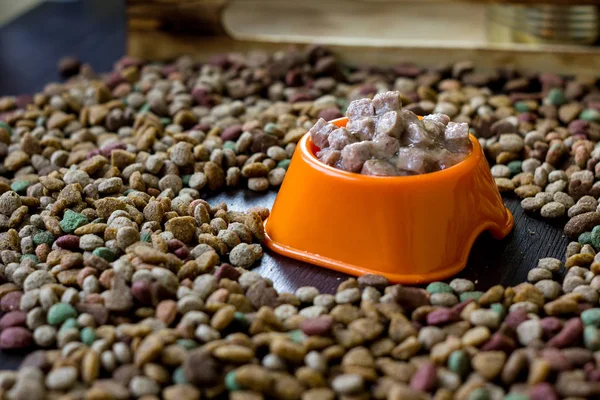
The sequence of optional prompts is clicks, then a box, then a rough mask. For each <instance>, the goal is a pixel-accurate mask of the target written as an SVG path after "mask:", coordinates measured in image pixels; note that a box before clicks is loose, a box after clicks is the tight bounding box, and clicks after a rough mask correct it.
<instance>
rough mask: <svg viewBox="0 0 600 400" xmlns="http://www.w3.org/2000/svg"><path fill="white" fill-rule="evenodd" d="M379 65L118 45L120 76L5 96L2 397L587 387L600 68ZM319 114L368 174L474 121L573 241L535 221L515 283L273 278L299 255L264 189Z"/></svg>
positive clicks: (516, 189)
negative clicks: (274, 256)
mask: <svg viewBox="0 0 600 400" xmlns="http://www.w3.org/2000/svg"><path fill="white" fill-rule="evenodd" d="M382 68H383V67H381V66H380V67H378V68H375V69H373V68H368V67H365V68H362V67H361V68H347V67H346V66H345V65H343V64H341V63H339V62H338V61H337V60H336V58H335V56H333V55H332V54H331V53H330V51H329V50H328V49H326V48H323V47H321V46H310V47H308V48H306V49H300V48H295V49H292V50H285V51H281V52H277V53H274V54H267V53H262V52H254V53H249V54H241V53H240V54H238V53H235V54H233V53H232V54H225V55H218V56H215V57H213V58H211V59H210V60H208V61H206V62H204V63H202V64H198V63H196V61H194V59H193V58H191V57H187V56H183V57H180V58H178V59H176V60H173V61H172V62H168V63H164V62H145V61H140V60H137V59H134V58H131V57H124V58H123V59H121V60H119V61H117V63H116V65H115V69H114V71H112V72H111V73H108V74H95V73H94V72H93V71H91V69H90V68H89V66H87V65H81V63H80V62H79V61H78V60H75V59H65V60H62V62H61V63H60V69H61V74H62V76H64V77H69V78H71V77H72V78H71V79H69V80H68V81H64V82H62V83H50V84H48V85H46V86H45V87H44V89H43V91H42V92H41V93H37V94H33V95H32V96H27V95H24V96H3V97H0V114H1V115H2V117H1V118H0V176H1V180H0V314H1V316H2V317H1V318H0V349H2V350H3V351H5V352H7V354H8V352H13V353H14V354H16V356H17V357H18V356H19V355H20V354H22V355H23V357H24V360H23V362H22V364H21V366H20V368H19V370H18V371H0V393H1V395H0V397H6V398H8V399H42V398H59V397H60V398H63V397H64V398H87V399H108V398H111V399H113V398H114V399H128V398H139V399H146V400H149V399H158V398H165V399H167V400H183V399H190V400H198V399H200V398H227V397H230V398H232V399H236V400H237V399H263V398H283V399H302V400H320V399H327V400H329V399H334V398H336V396H337V397H339V398H343V399H348V400H350V399H366V398H371V397H373V398H377V399H386V398H387V399H393V400H397V399H427V398H434V399H451V398H457V399H468V400H476V399H488V398H489V399H496V398H499V399H501V398H507V399H508V398H521V397H523V398H525V397H527V396H528V397H529V398H531V399H542V398H543V399H545V398H548V399H555V398H562V397H564V398H594V397H597V396H598V394H599V393H600V389H599V387H598V383H597V382H598V381H599V380H600V372H599V371H600V365H599V364H598V362H599V361H600V358H598V357H597V356H596V355H597V354H596V353H598V351H600V333H599V329H600V306H599V301H600V300H599V299H600V296H599V290H600V278H599V277H598V276H597V274H599V273H600V256H598V254H597V252H598V250H600V230H599V229H600V228H598V226H600V212H599V208H598V198H599V197H600V183H599V182H596V180H598V179H600V167H599V166H598V165H599V164H598V161H597V160H598V159H600V151H598V150H597V149H596V147H597V142H598V140H599V139H600V135H599V129H598V124H599V123H600V113H599V112H598V110H597V108H598V103H599V102H600V98H599V97H598V93H597V92H598V87H597V86H598V85H597V82H596V80H595V78H590V77H585V76H579V75H577V76H568V77H563V76H559V75H555V74H549V73H541V74H533V73H529V72H528V73H521V72H520V71H518V70H516V69H510V68H509V69H498V70H494V69H491V70H489V71H488V70H481V71H480V70H479V69H478V68H476V65H474V64H473V63H471V62H459V63H455V64H452V65H448V66H438V67H436V68H429V67H426V66H415V65H412V64H407V63H401V64H397V65H394V66H393V67H392V68H383V69H382ZM77 74H79V76H76V75H77ZM401 107H402V108H401ZM438 112H439V113H444V114H446V115H442V114H436V113H438ZM344 113H346V114H347V115H348V116H349V118H350V121H349V122H348V124H347V126H346V127H345V128H338V127H337V126H333V125H332V124H330V123H329V121H331V120H333V119H336V118H340V117H341V116H343V114H344ZM412 113H416V114H418V115H426V117H425V118H424V120H423V121H419V120H418V119H416V117H415V116H414V114H412ZM311 127H316V128H312V129H311ZM317 128H318V129H317ZM309 130H310V131H311V134H313V137H312V139H313V142H314V143H315V144H317V145H318V146H319V147H320V150H321V151H319V152H317V154H315V155H316V156H317V157H318V158H320V159H321V161H323V162H325V163H327V164H329V165H332V166H334V167H339V168H342V169H345V170H348V171H352V172H359V173H364V174H371V175H390V174H392V175H394V174H400V175H412V174H415V173H422V172H432V171H436V170H439V169H444V168H446V167H448V166H450V165H452V164H454V163H456V162H459V161H460V160H462V158H464V157H465V156H466V155H467V154H468V153H469V151H470V141H469V140H468V138H469V133H472V134H473V135H474V136H475V137H476V138H477V139H478V140H479V144H480V145H481V148H482V151H483V152H484V153H485V156H486V159H487V160H488V161H489V162H490V163H491V164H492V166H491V175H492V177H493V178H494V181H495V183H496V185H497V187H498V189H499V191H500V192H502V194H503V195H507V196H512V195H513V194H514V195H516V196H517V197H518V198H519V199H520V205H521V207H522V209H523V210H524V211H526V212H528V213H529V214H528V216H527V217H523V218H525V219H523V218H521V219H519V222H518V223H519V224H520V223H523V221H525V220H526V219H527V218H539V217H540V216H541V217H542V218H544V219H548V220H552V221H551V223H552V225H555V226H560V225H562V224H564V233H565V235H566V236H567V237H568V238H569V239H570V240H571V242H570V243H569V244H568V245H567V246H566V248H564V249H560V248H557V247H556V246H555V243H554V244H552V246H550V244H549V243H545V242H544V241H547V240H549V239H548V238H546V237H545V236H539V239H538V240H541V241H542V242H541V244H542V246H541V247H539V248H540V249H542V250H540V251H541V253H540V256H548V257H544V258H541V259H540V260H539V261H538V262H537V263H533V264H532V265H529V266H527V267H528V271H527V276H526V282H521V283H520V284H518V285H514V287H508V286H504V285H505V282H497V283H494V284H493V285H492V286H491V287H486V286H485V285H481V284H480V282H478V281H477V280H476V281H474V282H473V281H470V280H466V279H462V278H449V279H448V280H446V281H444V282H441V281H440V282H433V283H431V284H428V285H426V286H425V285H424V286H423V287H422V288H419V287H411V286H410V285H399V284H395V283H394V282H389V281H388V279H387V278H385V277H383V276H380V275H373V274H367V275H364V276H361V277H358V278H350V279H347V280H343V281H342V280H340V282H339V285H338V287H337V290H332V288H331V287H329V286H327V285H326V284H325V283H324V282H318V281H315V282H313V281H310V280H309V281H307V282H306V283H305V284H306V285H307V286H304V287H300V288H295V287H294V286H293V283H294V280H293V279H292V281H290V282H291V283H290V282H287V283H286V282H283V281H282V280H281V279H279V278H281V277H279V278H278V279H274V281H271V280H270V279H268V278H267V277H266V276H261V274H262V273H263V272H266V273H268V274H283V275H285V274H286V272H285V271H283V270H280V269H278V267H277V265H271V264H267V265H266V266H265V264H263V265H260V260H261V258H262V257H263V248H262V245H261V243H262V242H263V241H264V240H265V239H266V232H265V229H264V221H265V220H266V218H267V217H269V215H270V211H269V209H268V208H267V207H269V206H270V205H271V204H272V203H271V202H272V199H273V197H272V196H273V195H274V192H269V190H276V189H277V188H278V187H279V186H281V184H282V183H283V181H284V179H285V175H286V172H287V170H288V168H289V167H290V164H291V159H292V157H293V156H294V151H295V148H296V144H297V143H298V141H299V140H300V139H301V138H302V137H303V136H304V135H305V134H306V132H308V131H309ZM442 148H443V149H444V150H440V149H442ZM323 150H324V151H323ZM292 168H293V167H292ZM243 188H247V189H248V190H247V191H255V192H261V193H271V194H270V195H267V197H264V195H263V194H261V193H255V194H254V195H252V196H250V197H252V198H250V197H249V198H248V199H249V201H251V202H256V205H260V207H254V208H249V209H246V210H244V209H236V208H234V206H231V207H229V206H230V204H229V202H228V200H226V201H227V203H225V202H222V203H217V202H216V201H206V200H205V199H207V198H208V199H210V198H211V197H210V196H213V195H217V196H223V195H226V194H224V192H226V191H229V190H231V189H243ZM246 194H248V193H246ZM269 196H271V197H269ZM260 199H262V200H260ZM269 199H271V200H269ZM263 200H264V201H263ZM483 206H485V204H482V207H483ZM517 207H518V206H517ZM307 209H310V204H307ZM334 211H335V210H334ZM431 211H432V212H433V213H434V214H435V212H434V211H435V210H431ZM329 212H331V211H330V210H329ZM352 217H353V216H352V215H349V216H348V218H350V219H351V218H352ZM324 223H327V221H324ZM518 228H519V227H517V229H518ZM521 228H522V227H521ZM289 229H290V231H292V230H294V229H298V227H293V226H290V227H289ZM539 233H540V232H533V231H532V232H530V234H531V235H538V234H539ZM436 243H437V242H436V241H435V240H433V241H432V242H431V243H428V245H429V246H435V245H436ZM557 243H558V242H557ZM545 244H548V246H544V245H545ZM544 249H547V250H544ZM506 251H511V250H510V249H506ZM526 251H527V250H526ZM531 251H534V250H533V249H532V250H531ZM545 251H547V252H546V253H544V252H545ZM563 251H564V253H561V252H563ZM557 254H558V255H557ZM550 255H552V257H550ZM563 255H564V258H563V257H562V256H563ZM554 257H557V258H554ZM597 258H598V259H597ZM269 262H271V263H272V262H273V261H272V260H269ZM277 262H279V261H277V260H276V264H277ZM563 263H564V267H565V268H564V269H563ZM255 266H256V267H257V270H256V271H250V270H249V269H251V268H253V267H255ZM515 267H516V266H514V265H506V266H503V268H505V269H506V271H508V274H505V275H503V276H507V277H511V276H512V275H514V274H512V275H511V274H510V272H511V269H514V268H515ZM373 268H374V269H376V266H373ZM506 271H505V272H506ZM288 272H289V271H288ZM513 272H514V271H513ZM483 273H484V274H485V271H484V272H483ZM565 273H566V275H565ZM267 276H271V275H267ZM273 276H275V275H273ZM290 276H291V275H290ZM307 276H308V275H307ZM517 276H518V277H519V279H524V280H525V276H523V274H517V275H515V277H517ZM481 277H483V275H482V276H481ZM481 277H480V279H481ZM313 278H314V276H313ZM332 279H333V278H332ZM511 279H515V278H511ZM488 281H489V280H486V282H488ZM282 282H283V283H282ZM516 283H518V282H513V284H516ZM290 284H291V285H292V286H289V285H290ZM282 285H283V286H282ZM286 285H287V286H286ZM309 285H315V286H316V287H313V286H309ZM321 285H324V288H323V289H324V290H323V293H321V292H320V291H319V289H318V288H321V287H322V286H321ZM284 286H285V287H288V288H292V289H295V291H293V293H286V292H282V291H279V288H280V287H284ZM15 350H16V352H15Z"/></svg>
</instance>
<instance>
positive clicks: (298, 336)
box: [288, 329, 306, 343]
mask: <svg viewBox="0 0 600 400" xmlns="http://www.w3.org/2000/svg"><path fill="white" fill-rule="evenodd" d="M288 335H289V337H290V339H292V341H294V342H296V343H302V342H304V339H305V337H306V336H304V332H302V331H301V330H300V329H294V330H293V331H289V332H288Z"/></svg>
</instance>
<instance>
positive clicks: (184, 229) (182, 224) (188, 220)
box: [165, 217, 196, 243]
mask: <svg viewBox="0 0 600 400" xmlns="http://www.w3.org/2000/svg"><path fill="white" fill-rule="evenodd" d="M165 229H166V230H167V231H168V232H171V233H173V236H175V238H176V239H179V240H181V241H182V242H184V243H188V242H189V241H190V240H192V237H194V233H195V231H196V220H195V219H194V218H193V217H176V218H171V219H170V220H168V221H167V223H166V224H165Z"/></svg>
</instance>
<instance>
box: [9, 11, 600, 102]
mask: <svg viewBox="0 0 600 400" xmlns="http://www.w3.org/2000/svg"><path fill="white" fill-rule="evenodd" d="M598 4H600V1H598V0H525V1H517V0H494V1H492V0H303V1H294V0H0V95H3V94H11V95H15V94H21V93H30V92H33V91H35V90H40V89H42V88H43V84H44V83H46V82H48V81H50V80H52V79H56V78H57V77H58V76H57V73H56V66H57V63H58V62H59V60H60V58H61V57H64V56H73V57H76V58H79V59H80V60H81V61H82V62H85V63H89V65H90V66H91V67H92V68H93V69H94V70H96V71H100V72H102V71H109V70H110V69H111V68H112V65H113V63H114V62H115V61H116V60H117V59H118V58H119V57H121V56H123V55H125V54H129V55H132V56H135V57H139V58H143V59H150V60H151V59H156V60H157V59H171V58H173V57H176V56H177V55H181V54H186V53H190V54H193V55H196V56H197V57H199V58H207V57H210V56H211V55H214V54H218V53H223V52H228V51H248V50H252V49H260V50H267V51H273V50H276V49H281V48H282V47H283V46H286V45H290V44H294V43H322V44H326V45H332V46H338V47H339V48H340V49H341V50H344V49H348V48H353V49H357V48H360V49H361V50H360V51H355V52H354V54H353V55H352V58H353V60H355V61H356V62H363V61H364V62H371V63H373V62H375V63H379V62H381V63H383V64H388V63H391V62H396V63H397V62H398V61H414V62H416V63H422V64H430V63H432V62H435V63H439V62H440V60H443V61H448V62H451V61H458V60H459V59H460V58H462V59H465V58H466V59H478V61H479V63H480V64H481V66H483V67H486V66H488V65H486V63H487V64H489V65H492V64H494V65H497V64H498V63H499V62H501V63H509V62H510V63H515V64H523V63H525V64H527V63H528V62H530V61H529V59H526V58H522V57H521V58H519V57H520V56H517V55H518V54H525V55H527V54H528V53H532V54H533V53H535V52H537V54H538V55H543V54H547V56H548V57H553V59H552V60H544V59H543V58H542V57H538V58H537V59H535V60H533V61H531V62H533V63H534V64H532V65H530V67H531V68H534V69H538V70H540V71H542V70H544V69H546V67H548V66H550V65H552V64H553V63H554V62H559V64H557V65H556V68H564V66H565V65H568V64H569V63H571V64H573V63H576V64H577V65H575V66H572V67H573V69H574V70H576V69H577V68H579V70H580V71H584V70H585V68H587V69H590V70H592V69H594V68H596V67H597V66H596V65H595V64H594V63H593V62H588V61H589V60H592V59H593V60H600V57H598V55H600V46H598V45H599V44H600V42H599V40H598V38H599V36H600V28H599V13H598ZM363 50H364V51H363ZM342 53H343V52H342ZM349 54H350V53H349ZM488 55H489V56H490V57H495V58H490V59H489V60H488ZM363 56H364V57H363ZM361 57H363V58H361ZM568 57H579V58H577V62H575V61H576V59H574V58H573V59H571V60H569V59H568ZM582 60H583V62H580V61H582ZM594 62H595V61H594Z"/></svg>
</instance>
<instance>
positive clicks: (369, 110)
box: [346, 99, 375, 120]
mask: <svg viewBox="0 0 600 400" xmlns="http://www.w3.org/2000/svg"><path fill="white" fill-rule="evenodd" d="M373 115H375V109H374V108H373V103H372V102H371V99H359V100H354V101H351V102H350V104H348V108H347V109H346V116H347V117H348V119H349V120H355V119H358V118H362V117H372V116H373Z"/></svg>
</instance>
